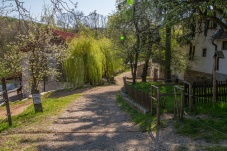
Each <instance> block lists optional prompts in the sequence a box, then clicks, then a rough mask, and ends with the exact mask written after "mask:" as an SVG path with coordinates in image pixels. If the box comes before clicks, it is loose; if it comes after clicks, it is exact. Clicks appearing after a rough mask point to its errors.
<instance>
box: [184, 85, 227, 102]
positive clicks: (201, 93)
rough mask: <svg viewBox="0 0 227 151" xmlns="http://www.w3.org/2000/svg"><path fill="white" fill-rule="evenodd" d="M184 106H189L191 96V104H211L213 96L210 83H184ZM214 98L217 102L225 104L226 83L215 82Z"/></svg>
mask: <svg viewBox="0 0 227 151" xmlns="http://www.w3.org/2000/svg"><path fill="white" fill-rule="evenodd" d="M184 90H185V94H186V95H185V105H188V104H189V106H190V102H189V100H190V96H192V100H193V104H194V105H196V104H204V103H211V101H212V96H213V84H212V82H207V81H203V82H193V83H192V84H191V88H190V84H189V83H184ZM216 90H217V91H216V97H217V100H218V101H219V102H227V81H217V89H216Z"/></svg>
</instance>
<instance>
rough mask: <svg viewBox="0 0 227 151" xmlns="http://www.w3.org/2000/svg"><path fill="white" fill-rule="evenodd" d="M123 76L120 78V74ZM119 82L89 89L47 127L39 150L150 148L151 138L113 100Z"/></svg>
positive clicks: (118, 88)
mask: <svg viewBox="0 0 227 151" xmlns="http://www.w3.org/2000/svg"><path fill="white" fill-rule="evenodd" d="M120 79H122V77H120ZM120 88H121V85H111V86H104V87H97V88H94V89H91V90H88V91H87V92H85V93H84V96H83V97H81V98H80V99H79V100H77V101H75V102H74V103H73V104H72V105H71V106H70V107H69V108H68V109H67V110H66V111H65V112H64V113H63V114H62V115H61V116H60V117H59V118H58V119H57V120H56V121H55V122H54V124H53V125H51V126H50V127H49V130H51V131H54V132H55V133H50V134H48V135H47V136H45V140H44V141H43V143H41V144H39V146H38V149H39V150H70V151H71V150H140V151H142V150H150V149H152V148H155V145H154V144H153V143H151V142H152V140H151V137H150V136H149V135H148V134H147V133H142V132H140V131H139V129H138V128H137V127H136V126H134V125H133V123H131V122H130V117H129V116H128V115H127V114H126V113H124V112H123V111H121V109H120V107H119V106H118V105H117V103H116V101H115V99H116V94H117V93H118V91H119V90H120Z"/></svg>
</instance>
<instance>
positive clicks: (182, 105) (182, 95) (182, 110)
mask: <svg viewBox="0 0 227 151" xmlns="http://www.w3.org/2000/svg"><path fill="white" fill-rule="evenodd" d="M184 103H185V91H184V90H181V109H180V120H183V116H184Z"/></svg>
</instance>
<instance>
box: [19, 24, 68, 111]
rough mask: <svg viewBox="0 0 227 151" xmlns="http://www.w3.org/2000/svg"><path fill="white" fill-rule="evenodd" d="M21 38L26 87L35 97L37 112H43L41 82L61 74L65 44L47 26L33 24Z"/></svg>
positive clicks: (20, 46)
mask: <svg viewBox="0 0 227 151" xmlns="http://www.w3.org/2000/svg"><path fill="white" fill-rule="evenodd" d="M19 37H20V38H19V39H20V42H19V48H20V51H22V52H24V53H23V59H22V60H23V69H22V70H23V72H24V73H26V76H27V79H26V80H27V84H26V87H27V88H28V89H29V90H30V92H31V94H32V95H33V103H34V108H35V112H42V111H43V109H42V104H41V100H40V94H39V87H40V82H41V81H42V80H43V78H44V77H50V78H52V79H54V78H56V77H57V76H58V75H59V74H60V73H59V71H58V70H57V65H58V64H59V63H60V62H61V61H62V60H63V59H64V54H65V51H66V48H65V44H64V43H63V42H62V41H61V40H60V38H59V37H54V36H53V33H52V30H51V29H50V28H49V27H47V26H45V25H37V24H36V25H34V24H33V26H31V28H30V30H29V32H28V34H26V35H20V36H19Z"/></svg>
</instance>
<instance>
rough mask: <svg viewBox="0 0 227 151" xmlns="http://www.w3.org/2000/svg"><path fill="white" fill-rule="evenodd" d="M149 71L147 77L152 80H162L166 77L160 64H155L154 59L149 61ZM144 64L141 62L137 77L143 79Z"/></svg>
mask: <svg viewBox="0 0 227 151" xmlns="http://www.w3.org/2000/svg"><path fill="white" fill-rule="evenodd" d="M148 66H149V67H148V69H147V76H149V78H151V79H154V80H155V79H156V80H157V79H162V78H163V77H164V73H163V70H162V68H161V66H160V64H159V63H155V62H153V60H152V59H150V61H149V65H148ZM143 67H144V62H139V63H138V65H137V77H141V76H142V73H143Z"/></svg>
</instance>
